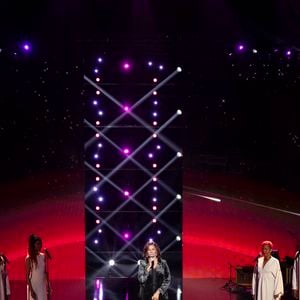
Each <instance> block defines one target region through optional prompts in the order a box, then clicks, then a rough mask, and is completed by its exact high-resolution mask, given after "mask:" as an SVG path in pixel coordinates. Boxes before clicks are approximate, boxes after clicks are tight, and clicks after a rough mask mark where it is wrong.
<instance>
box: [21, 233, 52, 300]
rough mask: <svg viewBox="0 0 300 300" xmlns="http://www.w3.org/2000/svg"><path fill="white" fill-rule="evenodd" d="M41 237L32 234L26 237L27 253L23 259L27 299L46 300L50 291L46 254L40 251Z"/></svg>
mask: <svg viewBox="0 0 300 300" xmlns="http://www.w3.org/2000/svg"><path fill="white" fill-rule="evenodd" d="M41 249H42V239H41V238H40V237H38V236H36V235H34V234H32V235H30V236H29V239H28V255H27V257H26V260H25V264H26V280H27V300H47V296H48V293H50V285H49V280H48V273H47V270H46V266H47V262H46V259H47V258H46V256H45V254H44V253H42V252H41Z"/></svg>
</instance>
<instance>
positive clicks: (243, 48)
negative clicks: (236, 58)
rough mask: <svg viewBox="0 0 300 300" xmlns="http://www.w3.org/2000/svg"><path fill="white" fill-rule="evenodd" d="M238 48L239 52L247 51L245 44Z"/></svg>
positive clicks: (239, 45)
mask: <svg viewBox="0 0 300 300" xmlns="http://www.w3.org/2000/svg"><path fill="white" fill-rule="evenodd" d="M236 48H237V50H238V51H239V52H242V51H244V50H245V45H243V44H238V45H237V47H236Z"/></svg>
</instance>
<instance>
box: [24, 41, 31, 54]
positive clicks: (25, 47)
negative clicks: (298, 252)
mask: <svg viewBox="0 0 300 300" xmlns="http://www.w3.org/2000/svg"><path fill="white" fill-rule="evenodd" d="M31 49H32V46H31V44H30V43H29V42H23V43H22V50H23V51H24V52H27V53H28V52H31Z"/></svg>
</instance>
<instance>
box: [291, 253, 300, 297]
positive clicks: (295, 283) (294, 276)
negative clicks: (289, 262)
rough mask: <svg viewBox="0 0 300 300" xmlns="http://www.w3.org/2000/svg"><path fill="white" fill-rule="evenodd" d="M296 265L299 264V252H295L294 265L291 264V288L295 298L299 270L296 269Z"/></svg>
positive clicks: (297, 288)
mask: <svg viewBox="0 0 300 300" xmlns="http://www.w3.org/2000/svg"><path fill="white" fill-rule="evenodd" d="M298 265H299V253H298V252H297V253H296V257H295V260H294V266H293V279H292V290H293V296H294V297H295V298H296V297H297V296H298V295H297V294H298V290H299V274H298V272H299V270H298V268H297V267H298Z"/></svg>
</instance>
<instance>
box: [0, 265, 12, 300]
mask: <svg viewBox="0 0 300 300" xmlns="http://www.w3.org/2000/svg"><path fill="white" fill-rule="evenodd" d="M0 276H1V277H0V300H5V295H10V287H9V280H8V276H7V273H5V268H4V264H3V263H2V264H0ZM4 280H5V281H4ZM5 286H6V291H5Z"/></svg>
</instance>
